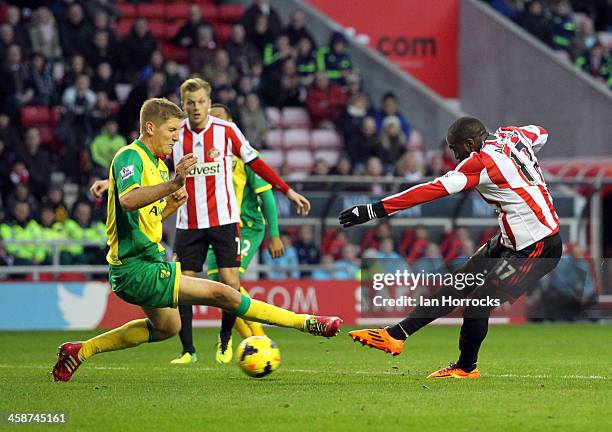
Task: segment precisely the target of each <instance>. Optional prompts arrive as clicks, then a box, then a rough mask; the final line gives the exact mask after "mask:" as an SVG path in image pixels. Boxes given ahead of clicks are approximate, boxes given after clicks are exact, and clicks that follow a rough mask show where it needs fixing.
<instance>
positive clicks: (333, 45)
mask: <svg viewBox="0 0 612 432" xmlns="http://www.w3.org/2000/svg"><path fill="white" fill-rule="evenodd" d="M347 51H348V40H347V39H346V36H344V33H342V32H334V33H332V35H331V37H330V38H329V45H328V46H323V47H321V48H319V50H318V51H317V69H318V70H319V71H321V72H325V74H326V75H327V78H329V79H330V80H332V81H334V82H338V83H342V84H343V83H344V82H345V79H346V78H347V77H348V76H349V75H350V74H351V72H352V70H353V62H352V61H351V57H350V56H349V54H348V52H347Z"/></svg>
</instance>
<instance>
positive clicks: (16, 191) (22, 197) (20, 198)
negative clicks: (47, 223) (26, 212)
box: [6, 182, 38, 217]
mask: <svg viewBox="0 0 612 432" xmlns="http://www.w3.org/2000/svg"><path fill="white" fill-rule="evenodd" d="M18 202H25V203H28V206H29V208H30V213H31V216H32V217H34V215H35V214H36V213H37V212H38V201H37V200H36V198H34V196H33V195H32V193H31V192H30V186H29V182H21V183H17V184H16V185H15V187H14V188H13V190H12V191H11V193H10V194H9V196H8V198H7V200H6V203H7V205H8V207H9V208H13V207H15V203H18Z"/></svg>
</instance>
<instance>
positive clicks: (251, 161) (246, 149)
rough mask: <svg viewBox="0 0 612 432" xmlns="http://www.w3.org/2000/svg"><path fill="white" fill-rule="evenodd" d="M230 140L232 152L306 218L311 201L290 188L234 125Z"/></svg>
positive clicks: (231, 129)
mask: <svg viewBox="0 0 612 432" xmlns="http://www.w3.org/2000/svg"><path fill="white" fill-rule="evenodd" d="M229 131H230V132H229V138H230V139H231V141H232V151H233V153H234V154H235V155H237V156H239V157H240V159H242V161H243V162H244V163H245V164H246V165H248V166H249V168H251V169H252V170H253V171H255V173H257V174H258V175H259V176H260V177H261V178H263V179H264V180H265V181H267V182H268V183H270V184H271V185H272V187H275V188H276V189H278V190H280V191H281V192H282V193H284V194H285V196H286V197H287V198H288V199H289V201H291V202H292V203H293V204H295V206H296V207H297V212H298V214H300V215H303V216H306V215H307V214H308V212H310V201H308V200H307V199H306V198H305V197H304V196H302V195H301V194H299V193H297V192H296V191H294V190H293V189H291V188H290V187H289V185H288V184H287V183H285V182H284V181H283V179H282V178H280V177H279V175H278V174H276V172H275V171H274V170H273V169H272V168H271V167H270V165H268V164H267V163H265V162H264V161H263V160H262V159H261V158H260V157H259V156H258V155H257V152H256V151H255V150H254V149H253V147H251V145H250V144H249V142H248V141H247V140H246V138H245V137H244V135H243V134H242V132H240V130H239V129H238V128H237V127H236V125H234V124H232V125H231V128H230V130H229Z"/></svg>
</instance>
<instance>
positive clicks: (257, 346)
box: [236, 336, 280, 378]
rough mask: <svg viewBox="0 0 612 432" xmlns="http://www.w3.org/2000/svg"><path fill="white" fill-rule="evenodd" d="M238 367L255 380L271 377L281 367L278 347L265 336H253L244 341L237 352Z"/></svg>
mask: <svg viewBox="0 0 612 432" xmlns="http://www.w3.org/2000/svg"><path fill="white" fill-rule="evenodd" d="M236 358H237V359H238V366H240V369H242V370H243V371H244V373H245V374H247V375H249V376H251V377H254V378H263V377H265V376H266V375H270V374H271V373H272V372H274V371H275V370H276V369H278V366H279V365H280V351H279V349H278V346H277V345H276V344H275V343H274V342H273V341H272V340H271V339H269V338H267V337H265V336H251V337H249V338H246V339H245V340H243V341H242V342H241V343H240V345H238V349H237V350H236Z"/></svg>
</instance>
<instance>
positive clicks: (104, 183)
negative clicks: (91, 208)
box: [89, 179, 109, 199]
mask: <svg viewBox="0 0 612 432" xmlns="http://www.w3.org/2000/svg"><path fill="white" fill-rule="evenodd" d="M108 188H109V182H108V179H104V180H96V181H95V182H93V184H92V185H91V187H90V188H89V191H90V192H91V194H92V195H93V196H94V198H97V199H100V198H102V194H103V193H104V192H106V191H107V190H108Z"/></svg>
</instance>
